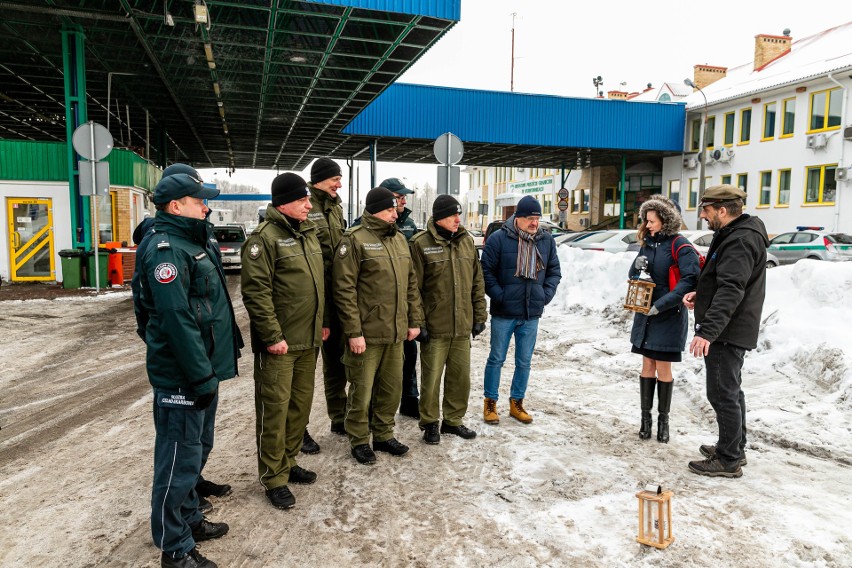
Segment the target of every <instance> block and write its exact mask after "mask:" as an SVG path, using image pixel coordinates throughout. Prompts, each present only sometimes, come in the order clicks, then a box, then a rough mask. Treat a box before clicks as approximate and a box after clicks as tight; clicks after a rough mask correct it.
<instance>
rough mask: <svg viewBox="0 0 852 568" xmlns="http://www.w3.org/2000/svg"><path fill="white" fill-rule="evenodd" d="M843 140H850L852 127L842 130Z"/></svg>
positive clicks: (851, 138)
mask: <svg viewBox="0 0 852 568" xmlns="http://www.w3.org/2000/svg"><path fill="white" fill-rule="evenodd" d="M843 139H844V140H852V126H847V127H846V128H844V129H843Z"/></svg>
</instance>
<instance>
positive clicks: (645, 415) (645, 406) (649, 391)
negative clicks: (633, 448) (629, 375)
mask: <svg viewBox="0 0 852 568" xmlns="http://www.w3.org/2000/svg"><path fill="white" fill-rule="evenodd" d="M656 384H657V378H656V377H643V376H642V375H639V399H640V403H641V405H642V424H641V426H640V427H639V437H640V438H641V439H643V440H647V439H649V438H650V437H651V423H652V421H651V408H653V407H654V389H655V387H656Z"/></svg>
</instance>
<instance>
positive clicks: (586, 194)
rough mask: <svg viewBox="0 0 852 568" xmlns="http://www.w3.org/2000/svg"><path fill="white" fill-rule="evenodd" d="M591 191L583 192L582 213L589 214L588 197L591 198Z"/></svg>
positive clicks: (585, 190)
mask: <svg viewBox="0 0 852 568" xmlns="http://www.w3.org/2000/svg"><path fill="white" fill-rule="evenodd" d="M591 193H592V190H591V189H584V190H583V213H588V212H589V197H590V196H591Z"/></svg>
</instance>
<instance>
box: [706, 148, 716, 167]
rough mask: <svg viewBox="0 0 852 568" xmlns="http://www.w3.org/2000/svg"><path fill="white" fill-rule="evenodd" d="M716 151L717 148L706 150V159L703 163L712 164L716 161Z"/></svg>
mask: <svg viewBox="0 0 852 568" xmlns="http://www.w3.org/2000/svg"><path fill="white" fill-rule="evenodd" d="M716 152H718V150H707V161H706V162H704V163H705V164H712V163H713V162H715V161H716Z"/></svg>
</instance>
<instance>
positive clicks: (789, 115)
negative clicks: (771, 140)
mask: <svg viewBox="0 0 852 568" xmlns="http://www.w3.org/2000/svg"><path fill="white" fill-rule="evenodd" d="M795 123H796V99H785V100H784V122H783V124H782V125H781V138H788V137H790V136H792V135H793V130H794V128H795Z"/></svg>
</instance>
